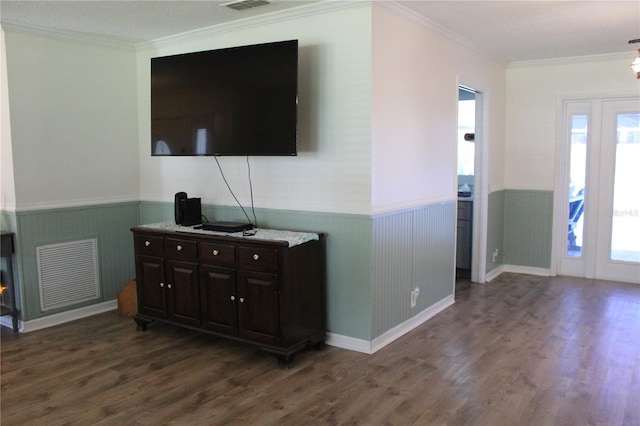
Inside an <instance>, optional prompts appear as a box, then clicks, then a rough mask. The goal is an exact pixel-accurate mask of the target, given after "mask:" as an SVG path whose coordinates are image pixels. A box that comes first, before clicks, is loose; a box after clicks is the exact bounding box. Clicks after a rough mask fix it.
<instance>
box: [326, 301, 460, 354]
mask: <svg viewBox="0 0 640 426" xmlns="http://www.w3.org/2000/svg"><path fill="white" fill-rule="evenodd" d="M454 303H455V300H454V296H453V294H451V295H449V296H447V297H445V298H444V299H442V300H440V301H439V302H436V303H434V304H433V305H431V306H429V307H428V308H427V309H425V310H424V311H422V312H420V313H419V314H417V315H415V316H413V317H411V318H409V319H408V320H407V321H405V322H403V323H402V324H399V325H397V326H395V327H393V328H392V329H390V330H388V331H386V332H385V333H383V334H382V335H380V336H378V337H376V338H375V339H373V340H372V341H370V342H369V341H367V340H364V339H356V338H354V337H349V336H342V335H340V334H335V333H327V339H326V342H325V343H326V344H327V345H329V346H334V347H336V348H341V349H347V350H350V351H356V352H361V353H365V354H368V355H372V354H374V353H375V352H377V351H379V350H380V349H382V348H384V347H385V346H387V345H388V344H390V343H391V342H393V341H395V340H397V339H399V338H400V337H402V336H404V335H405V334H407V333H409V332H410V331H412V330H413V329H415V328H417V327H419V326H420V325H422V324H423V323H425V322H426V321H428V320H429V319H431V318H433V317H434V316H436V315H438V314H439V313H440V312H442V311H444V310H445V309H447V308H448V307H449V306H451V305H453V304H454Z"/></svg>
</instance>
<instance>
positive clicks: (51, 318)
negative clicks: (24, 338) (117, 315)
mask: <svg viewBox="0 0 640 426" xmlns="http://www.w3.org/2000/svg"><path fill="white" fill-rule="evenodd" d="M116 309H118V301H117V300H116V299H113V300H108V301H106V302H102V303H98V304H95V305H91V306H85V307H82V308H78V309H74V310H71V311H67V312H60V313H58V314H53V315H48V316H46V317H42V318H36V319H34V320H30V321H19V322H18V324H19V328H20V332H22V333H29V332H31V331H36V330H41V329H43V328H48V327H53V326H55V325H60V324H64V323H67V322H71V321H75V320H79V319H82V318H86V317H90V316H93V315H97V314H102V313H104V312H109V311H114V310H116ZM2 325H5V324H4V321H3V323H2Z"/></svg>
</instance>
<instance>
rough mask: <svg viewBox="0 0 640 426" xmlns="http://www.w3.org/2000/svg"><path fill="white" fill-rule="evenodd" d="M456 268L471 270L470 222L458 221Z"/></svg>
mask: <svg viewBox="0 0 640 426" xmlns="http://www.w3.org/2000/svg"><path fill="white" fill-rule="evenodd" d="M457 241H458V248H457V253H456V268H458V269H471V222H470V221H468V220H459V221H458V237H457Z"/></svg>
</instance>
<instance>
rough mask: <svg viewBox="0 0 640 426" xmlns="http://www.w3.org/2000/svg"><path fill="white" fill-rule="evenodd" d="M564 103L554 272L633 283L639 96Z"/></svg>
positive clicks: (638, 272)
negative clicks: (559, 222)
mask: <svg viewBox="0 0 640 426" xmlns="http://www.w3.org/2000/svg"><path fill="white" fill-rule="evenodd" d="M564 106H565V109H564V111H565V116H564V117H565V120H564V122H565V126H564V129H565V134H564V144H563V148H564V150H563V154H564V158H565V159H566V161H565V162H564V165H563V167H562V169H563V174H562V175H563V176H564V179H563V185H562V186H563V189H562V191H561V192H563V196H562V197H561V198H562V199H563V205H562V208H560V209H558V211H559V212H560V214H561V215H562V218H563V219H562V226H561V227H560V229H561V234H562V235H561V241H562V242H561V244H560V246H561V247H562V250H561V256H560V261H559V263H558V272H559V273H560V274H562V275H572V276H581V277H586V278H598V279H608V280H616V281H624V282H632V283H638V284H640V98H627V99H599V100H589V101H567V102H565V105H564Z"/></svg>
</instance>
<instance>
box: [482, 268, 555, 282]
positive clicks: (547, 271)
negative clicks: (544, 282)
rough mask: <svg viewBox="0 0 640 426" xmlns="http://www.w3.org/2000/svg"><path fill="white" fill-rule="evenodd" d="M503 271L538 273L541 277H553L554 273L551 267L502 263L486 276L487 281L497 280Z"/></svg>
mask: <svg viewBox="0 0 640 426" xmlns="http://www.w3.org/2000/svg"><path fill="white" fill-rule="evenodd" d="M503 272H513V273H514V274H527V275H538V276H540V277H551V276H553V274H552V273H551V270H550V269H547V268H534V267H532V266H519V265H500V266H498V267H497V268H494V269H492V270H491V272H489V273H488V274H487V275H486V276H485V282H490V281H493V280H495V279H496V278H498V277H499V276H500V274H502V273H503Z"/></svg>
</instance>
